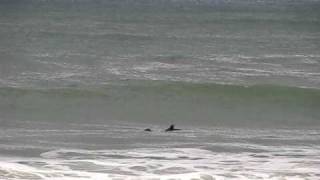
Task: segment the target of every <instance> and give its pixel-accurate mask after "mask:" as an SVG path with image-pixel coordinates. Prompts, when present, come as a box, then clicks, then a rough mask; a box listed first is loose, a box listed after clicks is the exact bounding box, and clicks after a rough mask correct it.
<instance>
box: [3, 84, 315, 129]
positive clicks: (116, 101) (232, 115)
mask: <svg viewBox="0 0 320 180" xmlns="http://www.w3.org/2000/svg"><path fill="white" fill-rule="evenodd" d="M0 107H1V119H2V121H6V120H8V119H10V120H14V119H16V120H32V121H52V122H57V123H58V122H61V123H63V122H86V121H87V122H103V121H106V122H112V121H114V120H119V121H125V122H138V123H150V124H168V123H170V122H176V123H180V124H185V125H200V126H207V125H222V126H243V127H246V126H247V127H250V126H265V127H267V126H271V127H281V126H283V127H285V126H318V125H319V123H320V122H319V118H320V113H319V111H318V109H319V107H320V91H319V90H318V89H307V88H296V87H281V86H272V85H260V86H258V85H257V86H238V85H219V84H197V83H179V82H174V83H173V82H164V81H125V82H117V83H114V84H110V85H106V86H104V87H99V88H92V87H87V88H84V87H83V88H77V87H73V88H56V89H30V88H1V89H0ZM2 123H4V122H2ZM8 123H10V121H8Z"/></svg>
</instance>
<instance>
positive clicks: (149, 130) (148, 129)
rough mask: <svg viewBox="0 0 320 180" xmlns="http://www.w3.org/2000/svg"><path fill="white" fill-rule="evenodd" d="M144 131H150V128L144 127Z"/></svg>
mask: <svg viewBox="0 0 320 180" xmlns="http://www.w3.org/2000/svg"><path fill="white" fill-rule="evenodd" d="M144 131H148V132H151V131H152V130H151V129H150V128H147V129H145V130H144Z"/></svg>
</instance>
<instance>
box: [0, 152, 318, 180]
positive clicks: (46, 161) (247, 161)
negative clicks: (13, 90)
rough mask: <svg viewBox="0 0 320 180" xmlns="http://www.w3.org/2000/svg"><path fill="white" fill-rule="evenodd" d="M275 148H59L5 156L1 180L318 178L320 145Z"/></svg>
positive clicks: (0, 171) (0, 175) (0, 169)
mask: <svg viewBox="0 0 320 180" xmlns="http://www.w3.org/2000/svg"><path fill="white" fill-rule="evenodd" d="M271 149H272V148H271ZM273 149H274V150H273V151H270V152H269V151H267V152H263V153H248V152H243V153H224V152H212V151H208V150H203V149H196V148H166V149H156V148H144V149H143V148H142V149H131V150H71V149H60V150H54V151H49V152H46V153H43V154H41V158H33V159H21V158H20V159H18V158H17V159H12V158H11V159H8V158H7V159H5V158H3V160H2V161H1V163H0V179H1V178H2V179H3V178H5V179H15V178H14V177H22V176H23V175H28V176H29V177H33V178H34V179H36V178H35V177H37V178H39V179H50V180H51V179H66V180H69V179H70V180H73V179H88V180H89V179H98V180H99V179H142V180H144V179H159V180H166V179H179V180H184V179H185V180H189V179H198V180H211V179H319V176H320V175H319V173H318V174H317V171H318V169H319V168H320V156H319V155H320V150H319V149H320V148H319V147H316V148H310V147H301V148H300V149H298V151H297V149H296V148H292V147H282V148H279V147H278V148H277V147H273ZM8 177H9V178H8ZM16 179H19V178H16ZM31 179H32V178H31Z"/></svg>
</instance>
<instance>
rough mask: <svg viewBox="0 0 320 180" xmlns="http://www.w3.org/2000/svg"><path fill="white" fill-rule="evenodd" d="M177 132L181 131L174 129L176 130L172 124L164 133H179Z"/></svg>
mask: <svg viewBox="0 0 320 180" xmlns="http://www.w3.org/2000/svg"><path fill="white" fill-rule="evenodd" d="M179 130H181V129H176V128H175V127H174V124H171V126H170V127H169V128H168V129H166V132H169V131H179Z"/></svg>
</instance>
